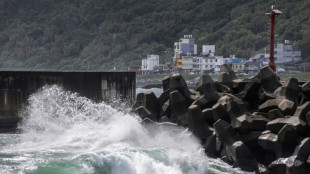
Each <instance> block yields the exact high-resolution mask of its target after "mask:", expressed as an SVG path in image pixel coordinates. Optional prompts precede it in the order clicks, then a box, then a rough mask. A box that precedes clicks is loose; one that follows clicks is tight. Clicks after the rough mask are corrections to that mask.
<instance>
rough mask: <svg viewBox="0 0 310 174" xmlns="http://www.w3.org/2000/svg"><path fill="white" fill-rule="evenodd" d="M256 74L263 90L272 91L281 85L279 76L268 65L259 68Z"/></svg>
mask: <svg viewBox="0 0 310 174" xmlns="http://www.w3.org/2000/svg"><path fill="white" fill-rule="evenodd" d="M258 76H259V79H260V81H261V85H262V88H263V90H264V91H266V92H268V93H273V92H274V91H275V90H276V89H277V88H278V87H280V86H281V83H280V80H279V77H278V76H277V75H276V73H275V72H274V71H273V70H272V69H271V68H270V67H269V66H265V67H263V68H261V69H260V71H259V75H258Z"/></svg>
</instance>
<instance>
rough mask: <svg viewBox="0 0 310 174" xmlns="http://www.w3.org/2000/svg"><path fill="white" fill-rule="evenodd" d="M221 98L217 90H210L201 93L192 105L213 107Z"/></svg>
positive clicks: (203, 107)
mask: <svg viewBox="0 0 310 174" xmlns="http://www.w3.org/2000/svg"><path fill="white" fill-rule="evenodd" d="M219 98H220V96H219V94H218V93H217V92H208V93H204V94H203V95H201V96H200V97H199V98H198V99H197V100H195V101H194V102H193V103H192V105H198V106H199V107H200V108H202V109H205V108H210V107H212V106H213V105H214V104H215V103H216V102H217V101H218V99H219Z"/></svg>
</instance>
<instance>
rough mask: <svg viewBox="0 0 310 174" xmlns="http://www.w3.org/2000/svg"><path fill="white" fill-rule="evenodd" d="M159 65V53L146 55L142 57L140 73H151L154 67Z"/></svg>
mask: <svg viewBox="0 0 310 174" xmlns="http://www.w3.org/2000/svg"><path fill="white" fill-rule="evenodd" d="M158 66H159V55H153V54H152V55H147V58H146V59H142V66H141V71H142V74H151V73H152V71H154V69H155V67H158Z"/></svg>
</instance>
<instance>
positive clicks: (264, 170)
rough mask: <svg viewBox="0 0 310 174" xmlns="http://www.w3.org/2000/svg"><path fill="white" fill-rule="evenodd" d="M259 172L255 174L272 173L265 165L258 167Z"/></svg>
mask: <svg viewBox="0 0 310 174" xmlns="http://www.w3.org/2000/svg"><path fill="white" fill-rule="evenodd" d="M257 167H258V168H257V170H256V171H255V174H270V171H269V169H268V167H266V166H265V165H263V164H258V165H257Z"/></svg>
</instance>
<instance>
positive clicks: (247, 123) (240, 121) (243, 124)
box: [232, 114, 269, 133]
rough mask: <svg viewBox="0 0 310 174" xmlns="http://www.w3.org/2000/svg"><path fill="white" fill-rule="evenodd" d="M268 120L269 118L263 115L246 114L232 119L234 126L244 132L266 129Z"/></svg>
mask: <svg viewBox="0 0 310 174" xmlns="http://www.w3.org/2000/svg"><path fill="white" fill-rule="evenodd" d="M268 121H269V120H268V119H267V118H265V117H263V116H258V115H256V116H254V115H249V114H244V115H242V116H239V117H237V118H236V119H235V120H234V121H232V126H233V127H234V128H235V129H237V130H238V131H239V132H242V133H246V132H249V131H250V130H252V131H264V130H266V124H267V122H268Z"/></svg>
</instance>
